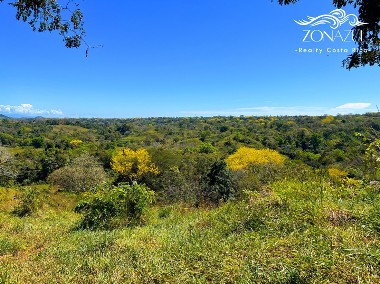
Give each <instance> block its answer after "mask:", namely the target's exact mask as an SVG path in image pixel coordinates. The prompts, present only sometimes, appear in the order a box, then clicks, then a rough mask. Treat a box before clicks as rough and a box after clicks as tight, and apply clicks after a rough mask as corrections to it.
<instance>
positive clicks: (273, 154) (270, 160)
mask: <svg viewBox="0 0 380 284" xmlns="http://www.w3.org/2000/svg"><path fill="white" fill-rule="evenodd" d="M284 162H285V157H284V156H283V155H281V154H280V153H278V152H277V151H275V150H271V149H263V150H258V149H254V148H248V147H242V148H239V149H238V150H237V151H236V153H234V154H232V155H230V156H228V157H227V159H226V163H227V165H228V167H229V168H230V169H231V170H234V171H237V170H243V169H248V168H249V167H250V166H252V165H270V164H273V165H283V164H284Z"/></svg>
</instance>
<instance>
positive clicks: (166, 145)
mask: <svg viewBox="0 0 380 284" xmlns="http://www.w3.org/2000/svg"><path fill="white" fill-rule="evenodd" d="M379 132H380V115H379V114H378V113H373V114H366V115H342V116H336V117H333V116H322V117H318V116H314V117H310V116H296V117H291V116H289V117H244V116H241V117H212V118H146V119H144V118H141V119H45V118H36V119H7V118H3V119H1V120H0V143H1V144H2V145H3V146H4V147H6V148H7V149H8V150H9V151H10V152H11V153H12V154H13V156H14V167H15V169H16V170H17V178H16V180H17V183H20V184H31V183H36V182H44V181H45V179H46V178H47V176H48V175H49V174H50V173H52V171H54V170H55V169H57V168H59V167H62V166H64V165H65V164H67V163H68V162H69V161H70V160H72V159H73V158H75V157H76V156H78V155H80V153H83V152H88V153H89V154H91V155H93V156H95V157H96V158H98V159H99V160H100V161H101V163H102V165H103V167H104V168H105V169H109V168H110V161H111V157H112V155H113V154H114V152H115V150H116V149H118V148H120V147H128V148H131V149H134V150H136V149H138V148H145V149H147V150H148V151H149V153H150V154H151V155H152V158H153V160H154V161H155V162H156V163H158V164H162V163H169V161H168V160H171V162H172V163H173V164H175V165H176V166H180V165H179V163H181V162H180V160H185V161H186V163H189V162H190V161H189V160H193V159H198V158H199V159H202V158H204V159H207V160H209V159H224V158H225V157H226V156H228V155H229V154H232V153H234V152H235V151H236V150H237V149H238V148H240V147H243V146H247V147H252V148H257V149H265V148H269V149H273V150H276V151H278V152H279V153H281V154H283V155H285V156H287V157H288V158H289V159H290V160H292V161H298V162H302V163H305V164H306V165H309V166H311V167H313V168H316V169H317V168H318V169H327V168H329V167H337V168H340V169H342V170H343V169H344V170H345V171H347V172H348V174H349V176H350V177H355V178H363V177H364V174H365V166H366V164H365V162H364V154H365V150H366V149H367V147H368V146H369V144H370V143H371V142H373V141H374V140H375V139H376V138H378V137H379ZM163 166H164V165H163ZM165 166H168V165H165ZM3 178H4V177H3Z"/></svg>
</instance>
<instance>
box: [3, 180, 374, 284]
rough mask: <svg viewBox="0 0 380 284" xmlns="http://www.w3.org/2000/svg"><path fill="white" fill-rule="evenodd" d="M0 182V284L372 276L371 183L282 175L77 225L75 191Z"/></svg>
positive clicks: (370, 279)
mask: <svg viewBox="0 0 380 284" xmlns="http://www.w3.org/2000/svg"><path fill="white" fill-rule="evenodd" d="M36 190H38V191H39V192H40V196H41V199H42V200H43V203H44V205H43V207H42V208H41V209H40V210H39V211H38V212H37V213H35V214H34V215H32V216H29V217H23V218H20V217H16V216H13V215H12V213H11V211H12V208H13V207H14V205H15V203H16V202H17V200H15V195H16V194H17V193H18V192H19V189H6V188H1V189H0V283H380V240H379V234H380V198H379V192H380V190H379V189H378V188H376V187H370V186H362V185H355V186H351V187H350V186H348V185H339V184H336V185H332V184H330V183H328V182H325V181H292V180H283V181H279V182H276V183H274V184H272V185H271V186H270V187H268V188H266V189H264V190H262V191H261V192H254V193H252V192H251V193H247V196H246V198H245V200H244V201H239V202H238V201H236V202H230V203H226V204H224V205H222V206H220V207H218V208H201V209H200V208H187V207H186V206H185V205H180V204H178V205H171V206H158V205H157V206H155V207H153V208H151V209H150V210H149V212H148V214H147V215H146V216H145V217H144V218H145V224H144V225H141V226H137V227H133V228H122V229H117V230H112V231H101V230H99V231H88V230H78V229H76V226H77V224H78V222H79V220H80V218H81V216H80V215H78V214H76V213H74V212H73V210H72V209H73V207H74V206H75V204H76V202H77V201H78V199H79V197H78V196H76V195H70V194H65V193H61V192H58V193H57V192H53V191H51V190H49V189H48V188H47V187H44V186H40V187H37V188H36Z"/></svg>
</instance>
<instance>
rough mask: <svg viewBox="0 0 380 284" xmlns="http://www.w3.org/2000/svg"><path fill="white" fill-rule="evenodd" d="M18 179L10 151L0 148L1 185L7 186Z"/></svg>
mask: <svg viewBox="0 0 380 284" xmlns="http://www.w3.org/2000/svg"><path fill="white" fill-rule="evenodd" d="M16 177H17V170H16V169H15V164H14V162H13V158H12V156H11V154H10V153H9V151H8V150H7V149H6V148H4V147H1V146H0V184H1V185H7V184H9V183H10V182H12V181H13V180H14V179H15V178H16Z"/></svg>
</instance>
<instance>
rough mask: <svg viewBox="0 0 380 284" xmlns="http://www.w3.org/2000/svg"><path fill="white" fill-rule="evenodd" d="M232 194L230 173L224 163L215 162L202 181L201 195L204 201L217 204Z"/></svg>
mask: <svg viewBox="0 0 380 284" xmlns="http://www.w3.org/2000/svg"><path fill="white" fill-rule="evenodd" d="M233 193H234V187H233V183H232V174H231V171H230V170H229V169H228V168H227V164H226V162H225V161H216V162H215V163H214V164H213V165H212V166H211V169H210V171H209V172H208V173H207V176H206V177H205V179H204V184H203V191H202V195H203V198H204V199H205V201H209V202H212V203H214V204H218V203H219V202H220V201H227V200H228V199H229V198H230V197H231V196H232V195H233Z"/></svg>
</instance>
